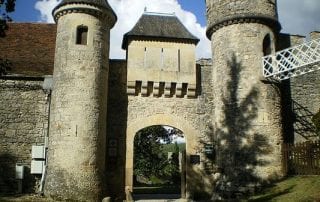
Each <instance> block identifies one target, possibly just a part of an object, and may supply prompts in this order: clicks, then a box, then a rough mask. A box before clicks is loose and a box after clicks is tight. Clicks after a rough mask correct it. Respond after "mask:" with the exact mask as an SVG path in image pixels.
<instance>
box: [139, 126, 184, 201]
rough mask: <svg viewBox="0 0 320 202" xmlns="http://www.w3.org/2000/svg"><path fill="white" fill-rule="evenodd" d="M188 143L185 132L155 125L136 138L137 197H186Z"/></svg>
mask: <svg viewBox="0 0 320 202" xmlns="http://www.w3.org/2000/svg"><path fill="white" fill-rule="evenodd" d="M185 151H186V140H185V138H184V134H183V132H182V131H181V130H179V129H177V128H173V127H171V126H163V125H155V126H149V127H146V128H143V129H141V130H139V131H138V132H137V133H136V135H135V138H134V158H133V194H134V195H135V196H142V195H143V196H144V198H145V197H148V196H149V197H150V198H155V197H157V196H158V197H159V196H161V195H162V197H163V195H166V197H167V198H168V197H173V198H184V196H185V184H186V180H185V175H186V172H185V164H186V163H185Z"/></svg>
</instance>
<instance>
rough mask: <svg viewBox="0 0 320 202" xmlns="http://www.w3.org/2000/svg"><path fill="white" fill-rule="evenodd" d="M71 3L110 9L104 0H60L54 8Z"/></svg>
mask: <svg viewBox="0 0 320 202" xmlns="http://www.w3.org/2000/svg"><path fill="white" fill-rule="evenodd" d="M71 3H84V4H89V5H94V6H98V7H104V8H107V9H110V6H109V4H108V2H107V1H106V0H62V2H61V3H60V4H59V5H58V6H57V7H56V8H55V9H57V8H59V7H61V6H64V5H67V4H71Z"/></svg>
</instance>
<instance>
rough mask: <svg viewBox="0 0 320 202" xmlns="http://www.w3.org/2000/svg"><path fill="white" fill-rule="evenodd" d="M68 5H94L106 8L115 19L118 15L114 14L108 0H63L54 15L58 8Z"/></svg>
mask: <svg viewBox="0 0 320 202" xmlns="http://www.w3.org/2000/svg"><path fill="white" fill-rule="evenodd" d="M67 4H88V5H93V6H97V7H101V8H105V9H107V10H109V11H110V12H111V13H112V15H113V16H114V19H115V20H116V19H117V15H116V14H115V13H114V11H113V10H112V8H111V7H110V5H109V3H108V1H107V0H62V1H61V3H59V4H58V5H57V6H56V7H55V8H54V9H53V11H52V13H54V12H55V10H57V9H58V8H60V7H61V6H64V5H67Z"/></svg>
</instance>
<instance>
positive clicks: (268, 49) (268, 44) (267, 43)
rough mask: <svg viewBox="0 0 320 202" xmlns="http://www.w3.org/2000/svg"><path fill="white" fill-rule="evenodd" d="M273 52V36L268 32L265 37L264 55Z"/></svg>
mask: <svg viewBox="0 0 320 202" xmlns="http://www.w3.org/2000/svg"><path fill="white" fill-rule="evenodd" d="M270 54H271V37H270V34H267V35H266V36H265V37H264V39H263V56H267V55H270Z"/></svg>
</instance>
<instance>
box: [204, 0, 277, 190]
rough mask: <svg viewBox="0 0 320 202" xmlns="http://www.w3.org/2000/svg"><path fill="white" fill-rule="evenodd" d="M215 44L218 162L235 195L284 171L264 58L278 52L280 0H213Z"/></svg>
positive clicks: (210, 3) (211, 29)
mask: <svg viewBox="0 0 320 202" xmlns="http://www.w3.org/2000/svg"><path fill="white" fill-rule="evenodd" d="M206 4H207V21H208V29H207V37H208V38H209V39H210V40H211V41H212V52H213V81H214V89H213V91H214V95H215V98H214V99H215V109H214V115H213V117H214V126H215V137H216V142H217V163H218V165H219V167H221V168H222V169H223V170H224V172H223V173H224V175H225V182H224V183H225V185H226V186H225V187H227V188H226V189H227V190H229V191H231V192H232V191H236V189H242V190H244V188H248V187H250V186H251V187H252V186H258V185H259V184H261V182H265V181H269V180H272V179H276V178H278V177H280V176H281V175H282V172H281V143H282V129H281V128H282V127H281V118H280V117H281V116H280V115H281V114H280V113H281V109H280V94H279V89H278V86H277V84H276V83H274V82H272V81H268V80H265V79H263V77H262V70H261V58H262V56H264V55H268V54H271V53H272V52H274V51H275V40H276V36H277V34H278V32H279V30H280V24H279V22H278V19H277V2H276V0H207V1H206Z"/></svg>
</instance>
